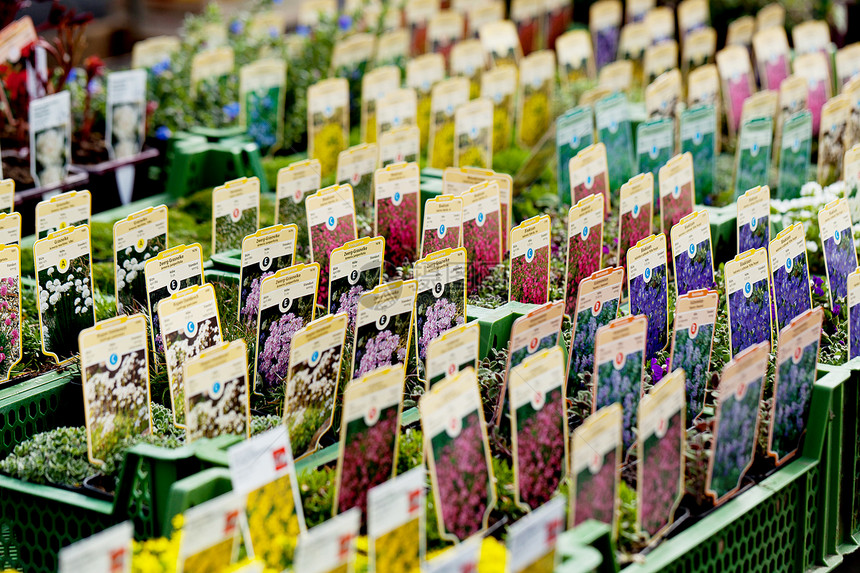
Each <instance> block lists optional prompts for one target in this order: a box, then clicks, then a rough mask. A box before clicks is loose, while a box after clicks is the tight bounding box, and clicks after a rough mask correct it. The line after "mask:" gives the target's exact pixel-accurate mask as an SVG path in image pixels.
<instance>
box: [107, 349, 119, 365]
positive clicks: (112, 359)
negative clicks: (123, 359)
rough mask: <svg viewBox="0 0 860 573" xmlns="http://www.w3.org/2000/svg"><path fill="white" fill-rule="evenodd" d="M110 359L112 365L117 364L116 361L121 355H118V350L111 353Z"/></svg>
mask: <svg viewBox="0 0 860 573" xmlns="http://www.w3.org/2000/svg"><path fill="white" fill-rule="evenodd" d="M109 360H110V363H111V365H113V366H116V363H117V362H119V356H117V355H116V352H114V353H113V354H111V355H110V358H109Z"/></svg>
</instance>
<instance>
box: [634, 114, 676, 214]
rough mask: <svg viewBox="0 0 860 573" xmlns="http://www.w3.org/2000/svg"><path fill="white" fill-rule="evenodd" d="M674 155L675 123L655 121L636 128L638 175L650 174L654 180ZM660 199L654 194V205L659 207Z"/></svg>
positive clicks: (668, 120)
mask: <svg viewBox="0 0 860 573" xmlns="http://www.w3.org/2000/svg"><path fill="white" fill-rule="evenodd" d="M674 153H675V122H674V121H672V119H655V120H651V121H648V122H643V123H640V124H639V125H637V126H636V159H637V171H638V172H639V173H650V174H651V175H652V176H653V177H654V179H655V180H656V179H657V177H658V176H659V174H660V168H662V167H663V166H664V165H666V164H667V163H668V162H669V160H671V159H672V156H673V155H674ZM659 204H660V197H659V196H658V195H657V194H656V193H655V195H654V205H656V206H658V207H659Z"/></svg>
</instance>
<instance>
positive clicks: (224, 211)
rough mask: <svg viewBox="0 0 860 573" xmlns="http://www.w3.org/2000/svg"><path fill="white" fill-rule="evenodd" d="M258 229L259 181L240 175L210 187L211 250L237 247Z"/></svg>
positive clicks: (219, 250)
mask: <svg viewBox="0 0 860 573" xmlns="http://www.w3.org/2000/svg"><path fill="white" fill-rule="evenodd" d="M259 228H260V180H259V179H257V178H256V177H242V178H241V179H234V180H233V181H228V182H227V183H225V184H224V185H221V186H220V187H216V188H215V189H213V190H212V252H213V253H222V252H224V251H229V250H234V249H241V248H242V239H244V238H245V237H247V236H248V235H253V234H254V233H256V232H257V230H258V229H259Z"/></svg>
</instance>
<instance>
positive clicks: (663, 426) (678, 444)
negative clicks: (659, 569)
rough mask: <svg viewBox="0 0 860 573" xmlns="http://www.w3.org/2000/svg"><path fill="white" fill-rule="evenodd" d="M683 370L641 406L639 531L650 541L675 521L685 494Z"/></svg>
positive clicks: (654, 390) (662, 383)
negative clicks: (677, 510) (676, 511)
mask: <svg viewBox="0 0 860 573" xmlns="http://www.w3.org/2000/svg"><path fill="white" fill-rule="evenodd" d="M685 411H686V406H685V404H684V371H683V370H681V369H678V370H675V371H673V372H671V373H670V374H668V375H667V376H665V377H664V378H663V379H662V380H660V382H659V383H658V384H656V385H655V386H654V387H653V388H652V389H651V391H650V392H648V394H646V395H645V396H643V397H642V401H641V402H640V403H639V433H638V436H637V438H638V439H637V445H638V449H637V459H638V463H637V468H636V469H637V479H636V499H637V501H638V507H637V512H636V529H637V531H640V532H642V533H645V534H646V535H647V536H648V539H649V540H655V539H657V538H659V537H661V536H662V535H663V534H664V533H666V531H667V530H668V529H669V527H670V526H671V525H672V522H673V521H674V515H675V510H676V509H677V508H678V505H679V504H680V503H681V497H682V496H683V495H684V457H685V446H684V435H685V428H686V427H687V426H686V424H685V416H684V414H685Z"/></svg>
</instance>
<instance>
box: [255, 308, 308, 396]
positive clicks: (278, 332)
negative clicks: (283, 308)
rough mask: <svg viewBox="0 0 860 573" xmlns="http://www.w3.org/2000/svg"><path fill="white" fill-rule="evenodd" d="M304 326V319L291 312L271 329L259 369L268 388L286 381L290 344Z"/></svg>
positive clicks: (259, 373)
mask: <svg viewBox="0 0 860 573" xmlns="http://www.w3.org/2000/svg"><path fill="white" fill-rule="evenodd" d="M304 325H305V321H304V319H303V318H302V317H300V316H296V315H295V314H293V313H292V312H289V313H287V314H285V315H283V316H282V317H280V318H279V319H278V320H276V321H275V322H273V323H272V325H271V326H270V327H269V330H268V336H266V340H265V342H264V343H263V350H262V352H260V354H259V364H258V369H257V373H258V375H259V376H261V377H262V381H263V382H265V384H266V386H269V387H271V386H276V385H278V384H281V383H282V382H283V381H284V380H285V379H286V377H287V370H288V369H289V366H290V343H291V342H292V340H293V335H294V334H295V333H296V332H298V331H299V330H301V329H302V327H303V326H304Z"/></svg>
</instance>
